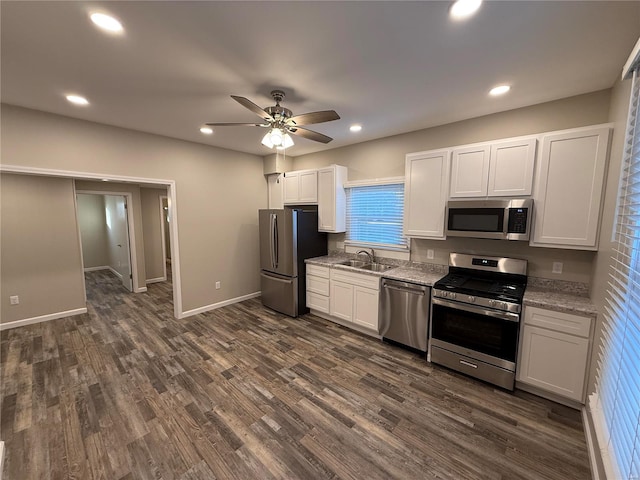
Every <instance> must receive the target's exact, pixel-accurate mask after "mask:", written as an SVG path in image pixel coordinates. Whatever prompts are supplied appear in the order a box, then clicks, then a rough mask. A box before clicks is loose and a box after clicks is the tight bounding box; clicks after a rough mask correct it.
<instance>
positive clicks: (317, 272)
mask: <svg viewBox="0 0 640 480" xmlns="http://www.w3.org/2000/svg"><path fill="white" fill-rule="evenodd" d="M307 274H308V275H314V276H316V277H322V278H329V267H321V266H319V265H309V264H307Z"/></svg>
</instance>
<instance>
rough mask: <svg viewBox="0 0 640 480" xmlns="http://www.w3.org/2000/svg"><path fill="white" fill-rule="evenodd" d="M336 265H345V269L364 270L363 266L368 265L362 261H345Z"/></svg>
mask: <svg viewBox="0 0 640 480" xmlns="http://www.w3.org/2000/svg"><path fill="white" fill-rule="evenodd" d="M338 265H346V266H347V267H355V268H364V266H365V265H370V263H369V262H363V261H362V260H346V261H344V262H340V263H338Z"/></svg>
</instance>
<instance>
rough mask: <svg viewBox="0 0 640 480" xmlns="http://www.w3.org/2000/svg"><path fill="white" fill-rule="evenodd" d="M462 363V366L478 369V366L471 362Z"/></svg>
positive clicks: (461, 361) (462, 361)
mask: <svg viewBox="0 0 640 480" xmlns="http://www.w3.org/2000/svg"><path fill="white" fill-rule="evenodd" d="M460 363H461V364H462V365H466V366H467V367H471V368H478V365H475V364H473V363H470V362H465V361H464V360H460Z"/></svg>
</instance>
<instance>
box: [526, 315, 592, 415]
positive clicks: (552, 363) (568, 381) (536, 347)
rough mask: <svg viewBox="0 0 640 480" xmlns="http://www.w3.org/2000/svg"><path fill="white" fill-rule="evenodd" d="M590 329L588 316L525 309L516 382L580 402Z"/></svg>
mask: <svg viewBox="0 0 640 480" xmlns="http://www.w3.org/2000/svg"><path fill="white" fill-rule="evenodd" d="M591 329H592V319H591V318H590V317H584V316H581V315H573V314H569V313H562V312H554V311H550V310H545V309H541V308H537V307H525V310H524V322H523V325H522V327H521V331H520V353H519V360H518V368H517V370H518V372H517V380H518V382H520V383H522V384H525V385H531V386H533V387H536V389H537V391H536V392H535V393H538V391H541V392H542V393H544V392H549V393H551V394H554V395H559V396H560V397H564V398H567V399H570V400H575V401H577V402H580V403H584V387H585V380H586V376H587V366H588V358H589V347H590V344H591ZM552 399H553V398H552Z"/></svg>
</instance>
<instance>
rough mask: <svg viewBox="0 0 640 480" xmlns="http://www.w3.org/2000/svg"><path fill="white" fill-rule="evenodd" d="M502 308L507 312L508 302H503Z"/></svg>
mask: <svg viewBox="0 0 640 480" xmlns="http://www.w3.org/2000/svg"><path fill="white" fill-rule="evenodd" d="M500 306H501V307H502V308H504V309H505V310H506V309H507V302H502V304H501V305H500Z"/></svg>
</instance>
